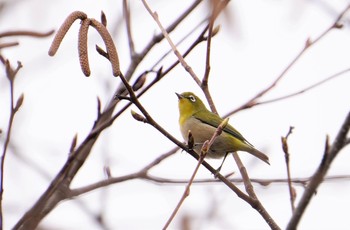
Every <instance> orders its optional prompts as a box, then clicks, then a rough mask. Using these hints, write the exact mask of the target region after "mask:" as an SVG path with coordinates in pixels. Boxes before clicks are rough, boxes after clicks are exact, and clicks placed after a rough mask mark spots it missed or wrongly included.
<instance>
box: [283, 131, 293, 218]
mask: <svg viewBox="0 0 350 230" xmlns="http://www.w3.org/2000/svg"><path fill="white" fill-rule="evenodd" d="M293 129H294V127H292V126H291V127H289V130H288V133H287V135H286V136H285V137H281V141H282V149H283V152H284V157H285V161H286V168H287V180H288V188H289V196H290V205H291V208H292V212H294V210H295V205H294V202H295V190H294V188H293V186H292V176H291V173H290V164H289V162H290V161H289V159H290V158H289V150H288V142H287V140H288V137H289V135H290V134H292V131H293Z"/></svg>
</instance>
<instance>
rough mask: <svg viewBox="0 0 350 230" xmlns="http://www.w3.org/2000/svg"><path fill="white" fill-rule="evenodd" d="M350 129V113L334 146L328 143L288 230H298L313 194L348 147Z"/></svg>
mask: <svg viewBox="0 0 350 230" xmlns="http://www.w3.org/2000/svg"><path fill="white" fill-rule="evenodd" d="M349 129H350V112H348V114H347V116H346V118H345V121H344V123H343V125H342V126H341V127H340V129H339V132H338V134H337V137H336V138H335V140H334V142H333V144H332V145H331V146H330V147H328V146H329V144H328V141H326V148H325V153H324V155H323V159H322V161H321V162H320V165H319V167H318V168H317V170H316V172H315V173H314V175H313V176H312V179H311V181H310V183H309V184H308V185H307V187H306V189H305V192H304V193H303V196H302V197H301V199H300V201H299V203H298V205H297V207H296V209H295V211H294V213H293V216H292V218H291V219H290V221H289V223H288V225H287V228H286V229H287V230H292V229H296V228H297V226H298V224H299V221H300V219H301V217H302V215H303V214H304V212H305V209H306V207H307V206H308V205H309V203H310V201H311V199H312V197H313V194H314V193H315V191H316V189H317V188H318V186H319V185H320V184H321V182H322V181H323V179H324V177H325V175H326V173H327V172H328V169H329V168H330V166H331V164H332V162H333V160H334V159H335V157H336V156H337V155H338V153H339V152H340V151H341V150H342V149H343V147H344V146H345V145H346V140H347V137H346V136H347V134H348V132H349Z"/></svg>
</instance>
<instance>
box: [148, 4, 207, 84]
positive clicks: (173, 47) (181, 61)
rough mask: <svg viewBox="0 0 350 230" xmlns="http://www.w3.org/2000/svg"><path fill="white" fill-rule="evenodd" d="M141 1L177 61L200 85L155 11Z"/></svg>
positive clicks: (199, 82)
mask: <svg viewBox="0 0 350 230" xmlns="http://www.w3.org/2000/svg"><path fill="white" fill-rule="evenodd" d="M142 3H143V5H144V6H145V8H146V9H147V11H148V12H149V14H150V15H151V16H152V17H153V19H154V21H155V22H156V23H157V24H158V27H159V28H160V30H161V31H162V33H163V35H164V37H165V38H166V40H167V41H168V43H169V45H170V46H171V49H172V50H173V52H174V54H175V55H176V56H177V58H178V59H179V61H180V63H181V64H182V66H183V67H184V68H185V70H186V71H187V72H188V73H189V74H190V75H191V77H192V78H193V80H194V81H195V82H196V83H197V84H198V85H201V81H200V80H199V78H198V77H197V75H196V74H195V73H194V71H193V70H192V67H191V66H189V65H188V64H187V62H186V61H185V59H184V58H183V57H182V56H181V54H180V52H179V51H178V50H177V48H176V46H175V44H174V43H173V41H172V40H171V38H170V37H169V34H168V32H167V31H166V30H165V29H164V27H163V25H162V24H161V22H160V21H159V18H158V14H157V12H153V11H152V10H151V8H150V7H149V5H148V4H147V2H146V1H145V0H142Z"/></svg>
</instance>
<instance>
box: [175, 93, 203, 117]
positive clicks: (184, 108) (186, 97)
mask: <svg viewBox="0 0 350 230" xmlns="http://www.w3.org/2000/svg"><path fill="white" fill-rule="evenodd" d="M176 95H177V97H178V98H179V112H180V116H182V117H190V116H192V115H193V114H194V113H196V112H198V111H201V110H205V109H206V107H205V105H204V104H203V102H202V101H201V99H199V97H197V96H196V95H195V94H194V93H192V92H184V93H181V94H178V93H176Z"/></svg>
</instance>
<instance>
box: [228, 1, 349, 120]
mask: <svg viewBox="0 0 350 230" xmlns="http://www.w3.org/2000/svg"><path fill="white" fill-rule="evenodd" d="M349 8H350V5H348V6H347V7H346V8H345V9H344V10H343V11H342V12H341V13H340V14H339V16H338V17H337V19H336V20H335V21H334V22H333V23H332V24H331V26H329V27H327V28H326V29H325V30H324V31H323V32H322V33H321V34H320V35H319V36H318V37H316V38H315V39H314V40H311V39H307V40H306V42H305V45H304V47H303V48H302V49H301V50H300V51H299V53H298V54H297V55H296V56H295V57H294V59H293V60H292V61H291V62H290V63H289V64H288V65H287V67H286V68H285V69H284V70H283V71H282V72H281V73H280V74H279V75H278V76H277V78H276V79H275V80H274V81H273V82H272V83H271V84H270V85H269V86H268V87H266V88H265V89H263V90H261V91H260V92H259V93H258V94H256V95H255V96H254V97H252V98H251V99H249V100H248V101H247V102H245V103H244V104H242V105H241V106H239V107H238V108H236V109H235V110H233V111H231V112H230V113H228V116H231V115H232V114H234V113H236V112H238V111H241V110H244V109H248V108H251V107H253V106H255V105H257V102H258V99H259V98H261V97H262V96H264V95H265V94H266V93H268V92H269V91H271V90H272V89H273V88H275V86H276V85H277V84H278V83H279V82H280V81H281V80H282V78H283V77H284V76H285V75H286V73H287V72H288V71H289V70H290V69H291V68H292V67H293V66H294V65H295V63H296V62H297V61H298V60H299V59H300V58H301V57H302V56H303V55H304V53H305V52H306V51H307V50H309V49H310V48H311V47H313V46H314V45H315V44H317V43H318V42H319V41H320V40H321V39H322V38H324V37H325V36H326V35H327V34H328V33H329V32H330V31H331V30H333V29H340V28H341V26H340V25H339V23H340V20H341V19H342V18H343V17H344V15H345V13H346V12H347V11H348V10H349Z"/></svg>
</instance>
